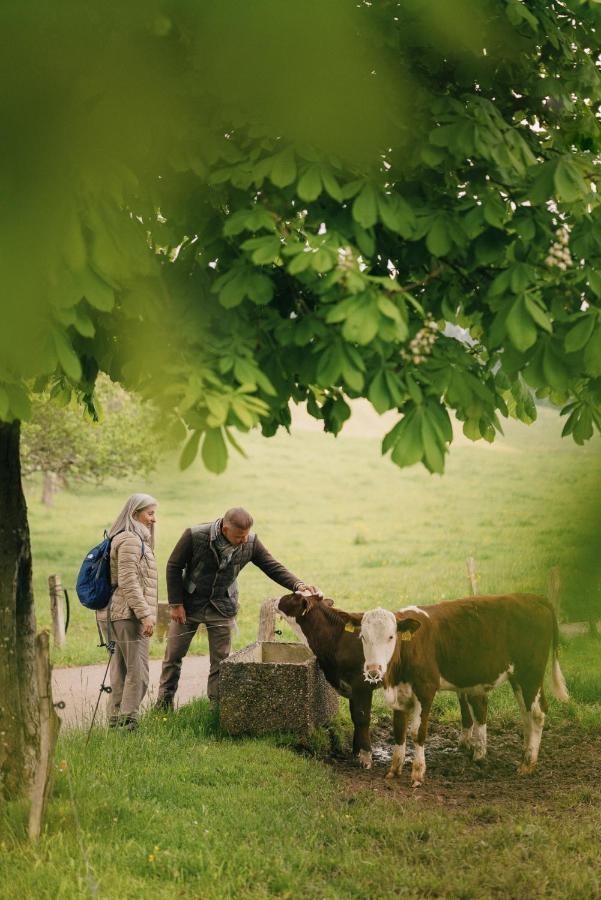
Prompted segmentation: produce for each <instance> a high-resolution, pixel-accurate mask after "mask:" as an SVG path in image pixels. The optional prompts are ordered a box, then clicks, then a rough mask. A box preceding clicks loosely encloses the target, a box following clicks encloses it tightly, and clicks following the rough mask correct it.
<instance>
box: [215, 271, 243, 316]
mask: <svg viewBox="0 0 601 900" xmlns="http://www.w3.org/2000/svg"><path fill="white" fill-rule="evenodd" d="M248 280H249V273H248V272H247V270H246V269H234V270H233V271H230V272H227V273H226V274H225V275H223V276H221V278H219V279H218V280H217V281H216V282H215V287H218V286H221V285H223V287H222V288H221V290H220V291H219V302H220V303H221V305H222V306H224V307H225V308H226V309H233V308H234V307H235V306H238V305H239V304H240V303H242V301H243V300H244V298H245V296H246V290H247V286H248Z"/></svg>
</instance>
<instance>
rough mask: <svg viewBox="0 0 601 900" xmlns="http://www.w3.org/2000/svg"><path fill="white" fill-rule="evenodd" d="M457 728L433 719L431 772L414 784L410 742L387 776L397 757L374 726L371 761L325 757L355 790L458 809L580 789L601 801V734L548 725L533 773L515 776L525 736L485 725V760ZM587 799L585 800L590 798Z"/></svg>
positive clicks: (565, 795)
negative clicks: (463, 743)
mask: <svg viewBox="0 0 601 900" xmlns="http://www.w3.org/2000/svg"><path fill="white" fill-rule="evenodd" d="M458 738H459V728H458V727H457V726H453V725H445V724H438V723H432V724H431V727H430V734H429V737H428V741H427V742H426V763H427V766H428V770H427V772H426V779H425V781H424V784H423V785H422V786H421V787H419V788H412V787H411V783H410V772H411V763H412V758H413V750H412V747H411V741H410V740H408V742H407V759H406V760H405V765H404V767H403V770H402V773H401V775H400V777H396V778H394V779H392V780H390V781H388V780H385V777H384V776H385V775H386V772H387V771H388V768H389V763H390V757H391V754H392V733H391V731H390V730H389V729H388V728H385V727H383V726H381V725H375V726H374V727H373V728H372V742H373V766H372V768H371V769H370V770H367V771H366V770H365V769H362V768H360V766H359V763H358V761H357V760H355V759H354V758H353V757H351V756H350V755H342V754H335V753H334V754H332V755H330V756H329V757H328V758H327V760H328V762H329V763H330V765H331V766H332V767H333V769H334V770H335V771H336V773H337V774H338V775H339V776H341V777H342V778H344V779H345V780H347V781H349V782H350V783H351V786H352V787H357V788H363V789H365V788H369V789H372V790H376V791H378V792H382V793H386V794H389V795H390V794H394V795H396V796H398V798H399V799H400V800H403V799H406V798H407V797H410V796H411V797H414V798H418V799H424V800H428V801H434V802H438V803H441V804H444V805H445V806H449V807H455V808H461V807H472V806H477V805H479V804H486V803H494V804H507V805H510V804H514V803H517V802H519V803H526V804H527V805H529V806H533V807H538V806H560V805H561V806H562V807H563V808H564V809H565V806H566V802H570V799H569V798H570V797H571V798H573V797H574V796H575V795H577V794H578V793H579V791H580V792H581V793H582V799H583V802H594V800H593V798H596V801H597V802H598V801H599V800H600V799H601V735H600V734H596V735H595V734H590V735H586V734H583V733H582V732H581V731H580V730H579V729H578V728H574V727H572V726H570V725H569V723H565V724H564V723H559V724H553V723H551V724H550V725H549V726H548V727H545V730H544V733H543V739H542V744H541V751H540V756H539V761H538V766H537V768H536V769H535V770H534V772H533V773H531V774H530V775H518V773H517V767H518V764H519V762H520V758H521V743H522V740H521V734H520V733H519V731H518V729H517V728H515V727H514V726H511V725H504V724H502V723H499V724H495V723H494V722H493V723H492V724H489V726H488V756H487V759H486V761H485V763H484V764H483V765H481V764H477V763H474V762H473V761H472V759H471V757H470V756H468V755H467V754H466V753H465V752H464V751H462V750H459V749H458V747H457V741H458ZM587 798H588V800H587Z"/></svg>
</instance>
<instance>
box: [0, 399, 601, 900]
mask: <svg viewBox="0 0 601 900" xmlns="http://www.w3.org/2000/svg"><path fill="white" fill-rule="evenodd" d="M356 412H357V415H356V416H355V418H354V421H353V422H352V427H351V428H350V429H349V433H348V434H347V435H343V436H341V437H339V438H338V439H333V438H331V437H329V436H325V437H324V436H322V435H320V434H318V433H316V432H315V431H314V430H313V429H312V428H311V427H310V424H309V423H306V422H305V420H304V419H302V417H301V421H300V427H299V428H298V430H297V431H295V433H294V435H293V436H288V435H285V434H284V435H280V436H277V437H276V438H275V439H272V440H269V441H265V440H263V439H261V438H260V437H259V436H256V435H250V436H249V437H248V438H247V439H246V441H245V446H246V449H247V452H248V456H249V459H248V460H247V461H244V460H241V459H234V460H233V461H232V463H231V465H230V467H229V469H228V471H227V473H226V474H225V475H223V476H221V477H219V478H217V477H215V476H211V475H209V474H207V473H206V472H205V471H203V469H202V468H201V467H200V466H199V465H198V466H194V467H193V468H192V469H191V470H189V471H188V472H185V473H181V472H178V471H177V468H176V467H175V465H174V464H173V462H169V461H167V462H165V464H164V465H163V466H162V468H161V470H160V471H158V472H157V473H156V475H155V476H154V477H153V478H152V479H150V480H149V481H148V482H146V483H140V482H131V483H119V484H110V485H108V486H106V487H104V488H102V489H94V488H85V489H82V488H78V489H77V490H76V491H73V492H70V491H69V492H68V491H65V492H63V493H62V494H59V495H58V497H57V498H56V502H55V506H54V507H53V508H51V509H49V510H47V509H44V508H43V507H42V506H41V505H40V503H39V500H38V493H39V485H37V484H36V483H32V484H31V485H29V487H28V501H29V507H30V515H31V529H32V540H33V554H34V566H35V590H36V596H37V603H38V610H39V624H40V625H44V624H47V623H48V620H49V616H48V600H47V587H46V579H47V576H48V574H50V573H52V572H59V573H60V574H61V575H62V576H63V581H64V583H65V584H66V585H67V586H68V587H72V586H73V584H74V581H75V575H76V571H77V567H78V565H79V562H80V560H81V558H82V556H83V554H84V553H85V552H86V550H87V549H88V547H89V546H91V545H92V544H94V543H95V542H96V541H97V540H98V538H99V537H100V535H101V532H102V529H103V528H105V527H106V526H107V525H108V524H110V522H111V520H112V518H113V517H114V516H115V515H116V513H117V511H118V509H119V507H120V506H121V504H122V502H123V501H124V499H125V498H126V496H127V495H128V494H129V493H130V492H131V491H134V490H147V491H149V492H150V493H152V494H154V495H155V496H156V497H157V498H158V499H159V500H160V504H161V505H160V509H159V530H158V559H159V565H160V567H161V569H163V568H164V563H165V561H166V558H167V556H168V554H169V552H170V550H171V548H172V546H173V544H174V543H175V541H176V540H177V538H178V537H179V535H180V532H181V530H182V529H183V528H184V527H186V526H187V525H189V524H191V523H193V522H198V521H206V520H209V519H212V518H213V517H215V516H217V515H219V514H220V513H222V512H223V511H224V510H225V508H226V507H228V506H232V505H238V504H241V505H244V506H247V507H248V508H249V509H250V510H251V511H252V512H253V513H254V515H255V519H256V528H257V531H258V533H259V534H260V536H261V537H262V538H263V540H264V541H265V543H266V545H267V546H268V547H269V549H270V550H271V551H272V552H273V553H274V555H275V556H277V557H279V558H280V559H281V560H282V561H284V562H285V563H286V564H287V565H288V566H289V567H290V568H291V569H292V570H293V571H294V572H296V573H297V574H298V575H299V576H302V577H303V578H305V579H307V580H314V581H315V582H317V583H318V584H319V585H320V586H321V587H322V588H323V590H324V591H326V592H327V593H328V594H329V595H331V596H333V597H334V598H335V599H336V602H337V603H338V604H339V605H340V606H341V607H343V608H348V609H356V610H359V609H365V608H368V607H370V606H375V605H384V606H389V607H391V608H395V607H398V606H400V605H402V604H405V603H408V602H416V601H418V602H430V601H434V600H438V599H442V598H452V597H456V596H461V595H464V594H466V593H467V589H468V583H467V576H466V566H465V559H466V557H467V556H474V557H475V558H476V561H477V568H478V575H479V580H480V588H481V590H482V591H483V592H493V591H510V590H528V591H530V590H533V591H541V590H545V587H546V583H547V577H548V569H549V567H550V566H552V565H560V566H561V567H562V572H567V571H568V570H569V567H570V564H571V561H572V559H573V558H575V557H576V556H577V555H578V553H579V552H580V549H581V545H582V542H583V540H586V537H587V535H586V531H585V529H584V526H583V521H584V520H583V519H582V516H581V515H580V513H582V512H583V510H585V508H586V507H587V506H588V505H589V503H590V500H591V498H593V497H594V496H595V492H596V491H597V489H598V485H599V476H600V475H601V459H600V456H599V452H598V451H599V442H597V443H596V445H590V446H588V447H585V448H578V447H575V446H574V445H573V444H572V443H569V442H567V441H562V440H561V439H560V437H559V434H560V429H561V426H560V424H559V421H558V418H557V416H556V415H555V414H554V413H553V412H552V411H550V410H542V411H541V416H540V421H539V422H538V423H537V424H536V425H535V426H533V427H532V428H530V429H527V428H525V427H523V426H519V425H517V424H514V423H509V425H508V427H507V435H506V437H505V438H504V439H503V440H502V441H500V442H499V444H498V445H497V446H495V447H488V446H482V445H481V444H478V445H472V444H469V443H468V442H467V441H465V440H462V439H459V440H458V442H457V445H456V446H455V447H454V449H453V451H452V453H451V456H450V459H449V462H448V471H447V474H446V475H445V476H444V477H443V478H437V477H432V476H429V475H428V474H427V473H426V472H425V471H421V470H419V469H410V470H407V471H398V470H397V469H396V468H394V467H393V466H392V465H391V464H390V463H389V462H388V461H387V460H382V459H381V457H380V454H379V437H378V435H379V434H380V433H381V431H382V429H383V424H382V422H381V421H380V420H377V419H376V418H375V417H374V416H371V415H369V414H368V412H367V410H366V409H365V407H362V406H360V407H358V408H357V411H356ZM589 537H590V536H589ZM161 590H162V595H163V599H165V596H164V594H165V591H164V580H163V584H162V586H161ZM278 593H279V588H278V587H277V586H275V585H273V584H272V583H270V582H269V581H268V579H266V578H265V577H264V576H263V574H262V573H261V572H259V571H258V570H256V569H254V567H253V566H248V567H247V569H246V570H245V571H244V573H243V574H242V577H241V596H242V608H241V613H240V617H239V624H240V631H239V633H238V634H237V636H236V645H237V646H242V645H243V644H246V643H248V642H249V641H251V640H253V639H254V638H255V635H256V627H257V613H258V608H259V605H260V603H261V601H262V600H263V599H264V598H265V597H266V596H273V595H277V594H278ZM72 598H73V600H74V601H75V603H74V608H73V618H72V624H71V628H70V631H69V635H68V640H67V646H66V648H65V649H64V650H63V651H62V652H58V651H55V653H54V660H55V663H56V664H59V665H61V664H63V665H76V664H82V663H87V662H98V661H100V660H102V659H104V656H103V653H102V651H100V650H98V649H96V647H95V644H96V640H95V630H94V624H93V620H92V618H91V614H90V613H88V612H87V611H86V610H84V609H81V608H80V607H79V605H78V604H77V601H76V600H75V596H74V590H73V591H72ZM565 600H566V602H567V603H572V604H575V606H574V607H573V608H576V607H577V602H578V598H576V599H574V598H573V597H570V596H569V595H568V596H566V597H565ZM562 645H563V646H562V657H561V658H562V667H563V670H564V674H565V675H566V679H567V682H568V686H569V688H570V691H571V694H572V699H571V701H570V703H569V704H567V705H566V706H561V705H560V704H558V703H557V702H556V701H552V702H551V707H550V714H549V717H548V725H547V727H546V728H545V733H544V735H543V741H542V757H541V766H540V771H541V772H542V773H543V774H542V781H537V780H536V779H537V778H539V776H538V775H536V776H532V778H533V780H532V781H528V780H527V779H526V780H521V781H520V780H519V779H517V777H516V775H515V774H514V764H517V761H518V756H519V749H518V743H519V742H518V738H517V735H518V729H519V716H518V713H517V708H516V705H515V702H514V700H513V697H512V696H511V692H510V691H509V689H508V687H507V686H504V687H503V688H501V689H500V690H499V691H497V692H495V693H494V694H493V696H492V702H491V709H490V716H489V722H490V724H491V730H490V739H489V752H490V755H491V758H492V760H493V762H492V763H491V765H492V766H493V768H494V766H495V765H497V763H498V760H499V759H500V756H499V754H500V753H501V751H502V750H503V747H502V746H501V743H502V742H501V737H502V735H503V734H505V733H506V734H509V735H510V737H511V739H512V740H514V741H515V744H514V745H513V749H512V748H511V746H510V749H509V752H508V758H509V760H510V766H511V768H510V770H509V769H508V770H507V773H505V774H504V773H502V774H501V775H500V776H499V778H498V782H495V783H494V785H493V787H492V788H488V791H489V794H488V795H487V799H483V797H484V795H483V794H482V792H480V793H479V792H478V790H477V788H478V787H479V786H481V785H482V784H484V782H485V781H486V777H487V775H486V770H485V771H484V772H481V770H477V769H475V767H474V768H473V769H472V770H469V767H470V766H471V765H472V764H470V763H468V764H467V765H468V770H469V771H468V780H469V778H471V779H472V783H473V785H474V791H473V792H470V791H469V788H468V789H467V792H466V788H465V784H463V785H461V784H460V783H459V781H458V780H457V781H455V780H454V778H453V776H451V777H449V776H448V775H447V776H444V774H443V775H442V776H441V775H438V776H437V774H436V770H435V768H434V769H433V771H432V779H431V784H432V785H433V787H432V788H429V789H427V788H426V787H425V788H424V789H423V791H415V792H411V791H410V789H409V788H408V777H409V775H408V770H407V769H405V771H404V773H403V783H402V784H401V786H396V788H394V789H392V790H388V791H387V790H386V789H385V788H384V787H383V784H384V782H383V774H384V771H385V770H384V769H383V767H382V765H380V766H378V767H376V768H375V769H374V770H373V771H372V772H370V773H368V774H366V775H365V776H363V777H358V774H357V776H354V775H353V772H355V773H356V772H357V770H354V769H352V768H349V767H348V766H347V769H346V770H343V769H342V768H340V767H337V766H336V765H331V764H326V762H325V760H324V755H325V754H327V753H328V752H330V751H331V750H332V748H334V749H336V748H338V749H342V750H343V751H345V752H346V753H347V754H348V752H349V739H350V725H349V714H348V705H347V704H346V703H345V702H341V712H340V715H339V717H338V720H337V721H336V722H335V723H334V726H333V727H332V728H330V729H328V730H326V729H320V730H319V731H318V732H317V733H316V734H315V735H314V737H313V738H312V739H311V740H310V741H309V743H308V744H306V745H305V747H304V752H303V753H299V752H298V747H296V746H295V744H296V741H295V740H294V739H292V738H290V737H289V736H288V737H287V736H285V735H273V736H270V737H265V738H261V739H231V738H228V737H227V736H225V735H223V734H222V733H220V731H219V727H218V724H217V722H216V720H215V718H214V717H213V715H212V713H211V712H210V710H209V708H208V704H207V703H206V701H203V700H199V701H196V702H195V703H193V704H190V705H188V706H186V707H183V708H182V709H180V710H179V711H178V712H177V713H175V714H166V715H161V714H157V713H154V712H150V713H148V714H147V715H146V716H145V717H144V718H143V719H142V723H141V726H140V728H139V730H138V731H137V732H136V733H133V734H122V733H114V732H108V731H105V730H103V729H97V730H96V731H95V732H94V733H93V735H92V739H91V741H90V743H89V745H88V746H87V747H86V746H85V735H83V734H82V733H81V732H77V731H69V732H65V733H64V734H63V735H62V736H61V737H60V740H59V745H58V750H57V757H56V764H55V787H54V792H53V796H52V799H51V802H50V804H49V810H48V816H47V821H46V826H45V830H44V833H43V835H42V837H41V839H40V841H39V843H38V844H37V845H35V846H31V845H29V844H28V843H27V841H26V840H25V829H26V807H25V805H12V806H10V807H7V808H3V809H0V898H1V900H5V898H6V900H8V898H14V897H22V898H24V900H28V898H36V900H38V898H39V900H45V898H52V900H54V898H65V900H71V898H80V897H86V898H87V897H90V898H102V900H112V898H115V900H117V898H118V900H129V898H131V900H137V898H140V897H152V898H153V900H154V898H157V900H163V898H164V900H172V898H173V900H176V898H197V897H207V898H209V900H230V898H236V900H238V898H241V900H244V898H257V900H263V898H269V897H272V896H277V897H284V898H292V900H296V898H300V897H302V898H303V900H322V898H325V900H329V898H332V900H346V898H371V897H376V896H377V897H381V898H393V897H403V898H426V897H441V898H482V900H488V898H493V897H498V898H504V900H505V898H515V900H529V898H543V897H544V898H557V900H560V898H561V900H563V898H574V900H582V898H594V897H601V875H600V872H601V850H600V849H599V840H598V836H599V830H600V828H601V812H600V810H601V803H600V800H601V789H600V788H599V780H598V775H601V771H600V769H601V752H599V749H598V745H599V742H601V663H600V659H599V649H600V646H601V644H600V642H599V641H598V640H597V639H595V638H594V637H592V636H589V635H584V636H579V637H572V638H569V639H567V638H562ZM193 647H194V649H195V652H200V653H202V652H205V651H206V645H205V640H204V638H203V637H202V636H201V637H200V638H199V639H198V640H197V641H196V642H195V644H194V645H193ZM161 652H162V648H161V645H160V644H157V643H156V642H153V653H154V654H155V655H160V654H161ZM376 698H377V699H376V702H375V711H374V721H375V724H376V726H377V727H380V728H383V729H385V733H387V734H388V733H389V730H388V729H389V727H390V725H389V718H390V717H389V714H388V712H387V711H385V709H384V707H383V702H382V699H381V697H380V696H379V695H376ZM457 720H458V708H457V700H456V698H455V697H454V696H453V695H451V694H448V693H447V694H439V695H438V697H437V698H436V702H435V707H434V710H433V723H434V724H433V728H436V727H440V728H444V727H448V726H449V723H457ZM503 729H506V732H503ZM505 740H506V739H505ZM562 741H563V744H562ZM566 741H567V742H571V745H570V749H569V750H564V751H562V749H561V748H562V746H565V745H566ZM434 743H435V741H434V739H433V741H432V744H431V752H432V753H434ZM506 746H507V744H506ZM595 747H596V748H597V750H595V749H594V748H595ZM426 754H427V758H428V750H427V751H426ZM514 757H515V759H514ZM450 758H451V757H449V759H450ZM455 759H457V757H456V756H455ZM495 760H497V762H495ZM470 772H471V774H470ZM495 777H496V776H495ZM495 785H498V786H495ZM537 785H542V786H543V787H544V791H542V790H541V791H539V789H538V788H537ZM545 785H546V787H545ZM438 791H440V792H441V793H440V795H438V793H437V792H438Z"/></svg>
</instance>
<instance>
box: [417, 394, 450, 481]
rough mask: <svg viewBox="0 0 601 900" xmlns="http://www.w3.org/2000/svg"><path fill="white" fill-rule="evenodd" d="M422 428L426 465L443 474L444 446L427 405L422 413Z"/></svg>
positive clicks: (431, 469)
mask: <svg viewBox="0 0 601 900" xmlns="http://www.w3.org/2000/svg"><path fill="white" fill-rule="evenodd" d="M421 429H422V442H423V445H424V459H425V463H426V466H427V467H428V469H429V470H430V471H431V472H436V474H438V475H442V473H443V472H444V448H443V447H442V446H441V444H440V441H439V437H438V432H437V430H436V428H435V427H434V426H433V424H432V422H431V421H430V417H429V413H428V408H427V407H426V408H425V409H424V410H423V413H422V417H421Z"/></svg>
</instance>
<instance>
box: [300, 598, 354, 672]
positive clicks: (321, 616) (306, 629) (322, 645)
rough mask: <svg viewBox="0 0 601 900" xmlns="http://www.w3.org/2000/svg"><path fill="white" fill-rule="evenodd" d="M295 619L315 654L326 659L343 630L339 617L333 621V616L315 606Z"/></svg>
mask: <svg viewBox="0 0 601 900" xmlns="http://www.w3.org/2000/svg"><path fill="white" fill-rule="evenodd" d="M296 621H297V622H298V624H299V625H300V628H301V631H302V632H303V634H304V635H305V637H306V638H307V643H308V644H309V647H310V648H311V650H312V651H313V653H314V654H315V656H316V657H317V658H318V659H326V660H327V659H328V657H331V655H332V653H333V651H334V649H335V647H336V644H337V643H338V640H339V638H340V635H341V634H342V633H343V632H344V623H343V622H341V621H340V620H339V619H336V620H335V621H334V618H333V617H330V616H328V615H327V613H326V611H325V610H324V609H322V608H320V607H319V606H315V607H314V608H313V609H312V610H310V612H308V613H307V614H306V615H304V616H301V617H300V618H299V619H297V620H296Z"/></svg>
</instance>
